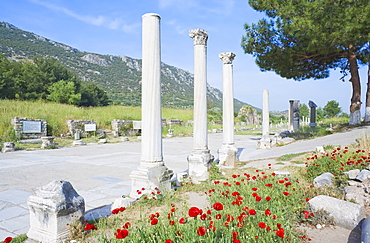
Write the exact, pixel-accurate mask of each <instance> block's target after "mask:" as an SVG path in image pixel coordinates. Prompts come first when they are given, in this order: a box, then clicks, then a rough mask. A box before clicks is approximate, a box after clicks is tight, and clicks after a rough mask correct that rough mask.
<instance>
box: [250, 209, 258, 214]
mask: <svg viewBox="0 0 370 243" xmlns="http://www.w3.org/2000/svg"><path fill="white" fill-rule="evenodd" d="M256 213H257V212H256V210H254V209H249V215H256Z"/></svg>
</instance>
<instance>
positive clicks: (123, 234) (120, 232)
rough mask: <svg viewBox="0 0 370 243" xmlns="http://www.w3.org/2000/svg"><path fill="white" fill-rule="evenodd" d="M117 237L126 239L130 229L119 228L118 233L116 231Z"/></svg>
mask: <svg viewBox="0 0 370 243" xmlns="http://www.w3.org/2000/svg"><path fill="white" fill-rule="evenodd" d="M114 235H115V236H116V239H124V238H126V237H127V236H128V230H126V229H122V230H121V229H117V233H114Z"/></svg>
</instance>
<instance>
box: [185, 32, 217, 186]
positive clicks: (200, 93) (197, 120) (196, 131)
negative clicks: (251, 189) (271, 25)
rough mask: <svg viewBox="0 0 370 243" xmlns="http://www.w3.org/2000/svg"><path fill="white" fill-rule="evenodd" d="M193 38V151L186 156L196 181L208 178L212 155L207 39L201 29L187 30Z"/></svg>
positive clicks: (190, 171)
mask: <svg viewBox="0 0 370 243" xmlns="http://www.w3.org/2000/svg"><path fill="white" fill-rule="evenodd" d="M189 36H190V38H192V39H193V40H194V127H193V136H194V137H193V153H192V154H191V155H190V156H189V157H188V162H189V177H191V179H192V181H193V182H195V183H197V182H199V181H204V180H206V179H207V178H208V167H209V165H210V163H211V162H212V161H213V156H212V155H211V154H210V152H209V149H208V128H207V39H208V34H207V32H206V31H205V30H202V29H193V30H190V31H189Z"/></svg>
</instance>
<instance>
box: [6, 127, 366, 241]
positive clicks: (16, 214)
mask: <svg viewBox="0 0 370 243" xmlns="http://www.w3.org/2000/svg"><path fill="white" fill-rule="evenodd" d="M369 129H370V127H369V126H366V127H360V128H355V129H352V130H351V131H346V132H343V133H337V134H333V135H329V136H326V137H322V138H317V139H312V140H306V141H297V142H294V143H292V144H289V145H286V146H282V147H274V148H272V149H269V150H257V149H256V142H257V141H258V140H259V139H260V136H250V135H237V136H235V146H236V147H237V148H238V150H239V153H238V156H239V160H240V161H251V160H259V159H266V158H273V157H278V156H281V155H284V154H289V153H297V152H304V151H313V150H314V149H315V147H317V146H320V145H328V144H331V145H342V146H345V145H348V144H350V143H353V142H354V141H355V139H357V138H359V137H361V136H362V135H363V134H365V133H366V132H370V130H369ZM208 140H209V148H210V150H211V154H213V155H214V156H215V157H216V158H217V150H218V149H219V148H220V147H221V145H222V134H221V133H216V134H214V133H212V134H209V137H208ZM140 150H141V146H140V142H122V143H115V144H99V145H98V144H88V145H87V146H82V147H65V148H61V149H55V150H36V151H16V152H11V153H3V154H0V240H3V239H5V237H7V236H11V237H14V236H16V235H19V234H24V233H27V231H28V229H29V213H28V206H27V198H28V197H29V196H30V195H31V194H32V193H33V192H34V191H35V190H36V189H37V188H39V187H41V186H44V185H47V184H48V183H49V182H51V181H53V180H57V179H58V180H59V179H60V180H67V181H69V182H71V184H72V185H73V187H74V188H75V190H76V191H77V192H78V193H79V194H80V195H81V196H82V197H84V199H85V203H86V211H88V210H92V209H96V208H99V207H103V206H105V205H110V204H111V203H112V202H113V201H114V200H115V199H116V198H118V197H120V196H122V195H127V194H129V192H130V187H131V181H130V178H129V175H130V173H131V171H132V170H134V169H136V168H137V167H138V165H139V162H140ZM191 150H192V138H191V137H174V138H169V139H167V138H166V139H163V155H164V162H165V164H166V166H167V167H168V168H169V169H171V170H173V171H174V172H175V173H180V172H184V171H186V170H187V156H189V155H190V154H191ZM254 163H255V162H254ZM103 209H105V210H101V211H100V212H101V213H102V214H103V213H104V212H108V211H110V208H109V206H106V207H103ZM95 216H98V215H95Z"/></svg>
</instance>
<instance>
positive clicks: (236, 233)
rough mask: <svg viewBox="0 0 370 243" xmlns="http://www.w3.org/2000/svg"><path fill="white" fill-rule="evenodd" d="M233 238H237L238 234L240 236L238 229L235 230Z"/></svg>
mask: <svg viewBox="0 0 370 243" xmlns="http://www.w3.org/2000/svg"><path fill="white" fill-rule="evenodd" d="M232 234H233V239H235V238H236V237H237V236H238V234H239V232H237V231H233V233H232Z"/></svg>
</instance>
